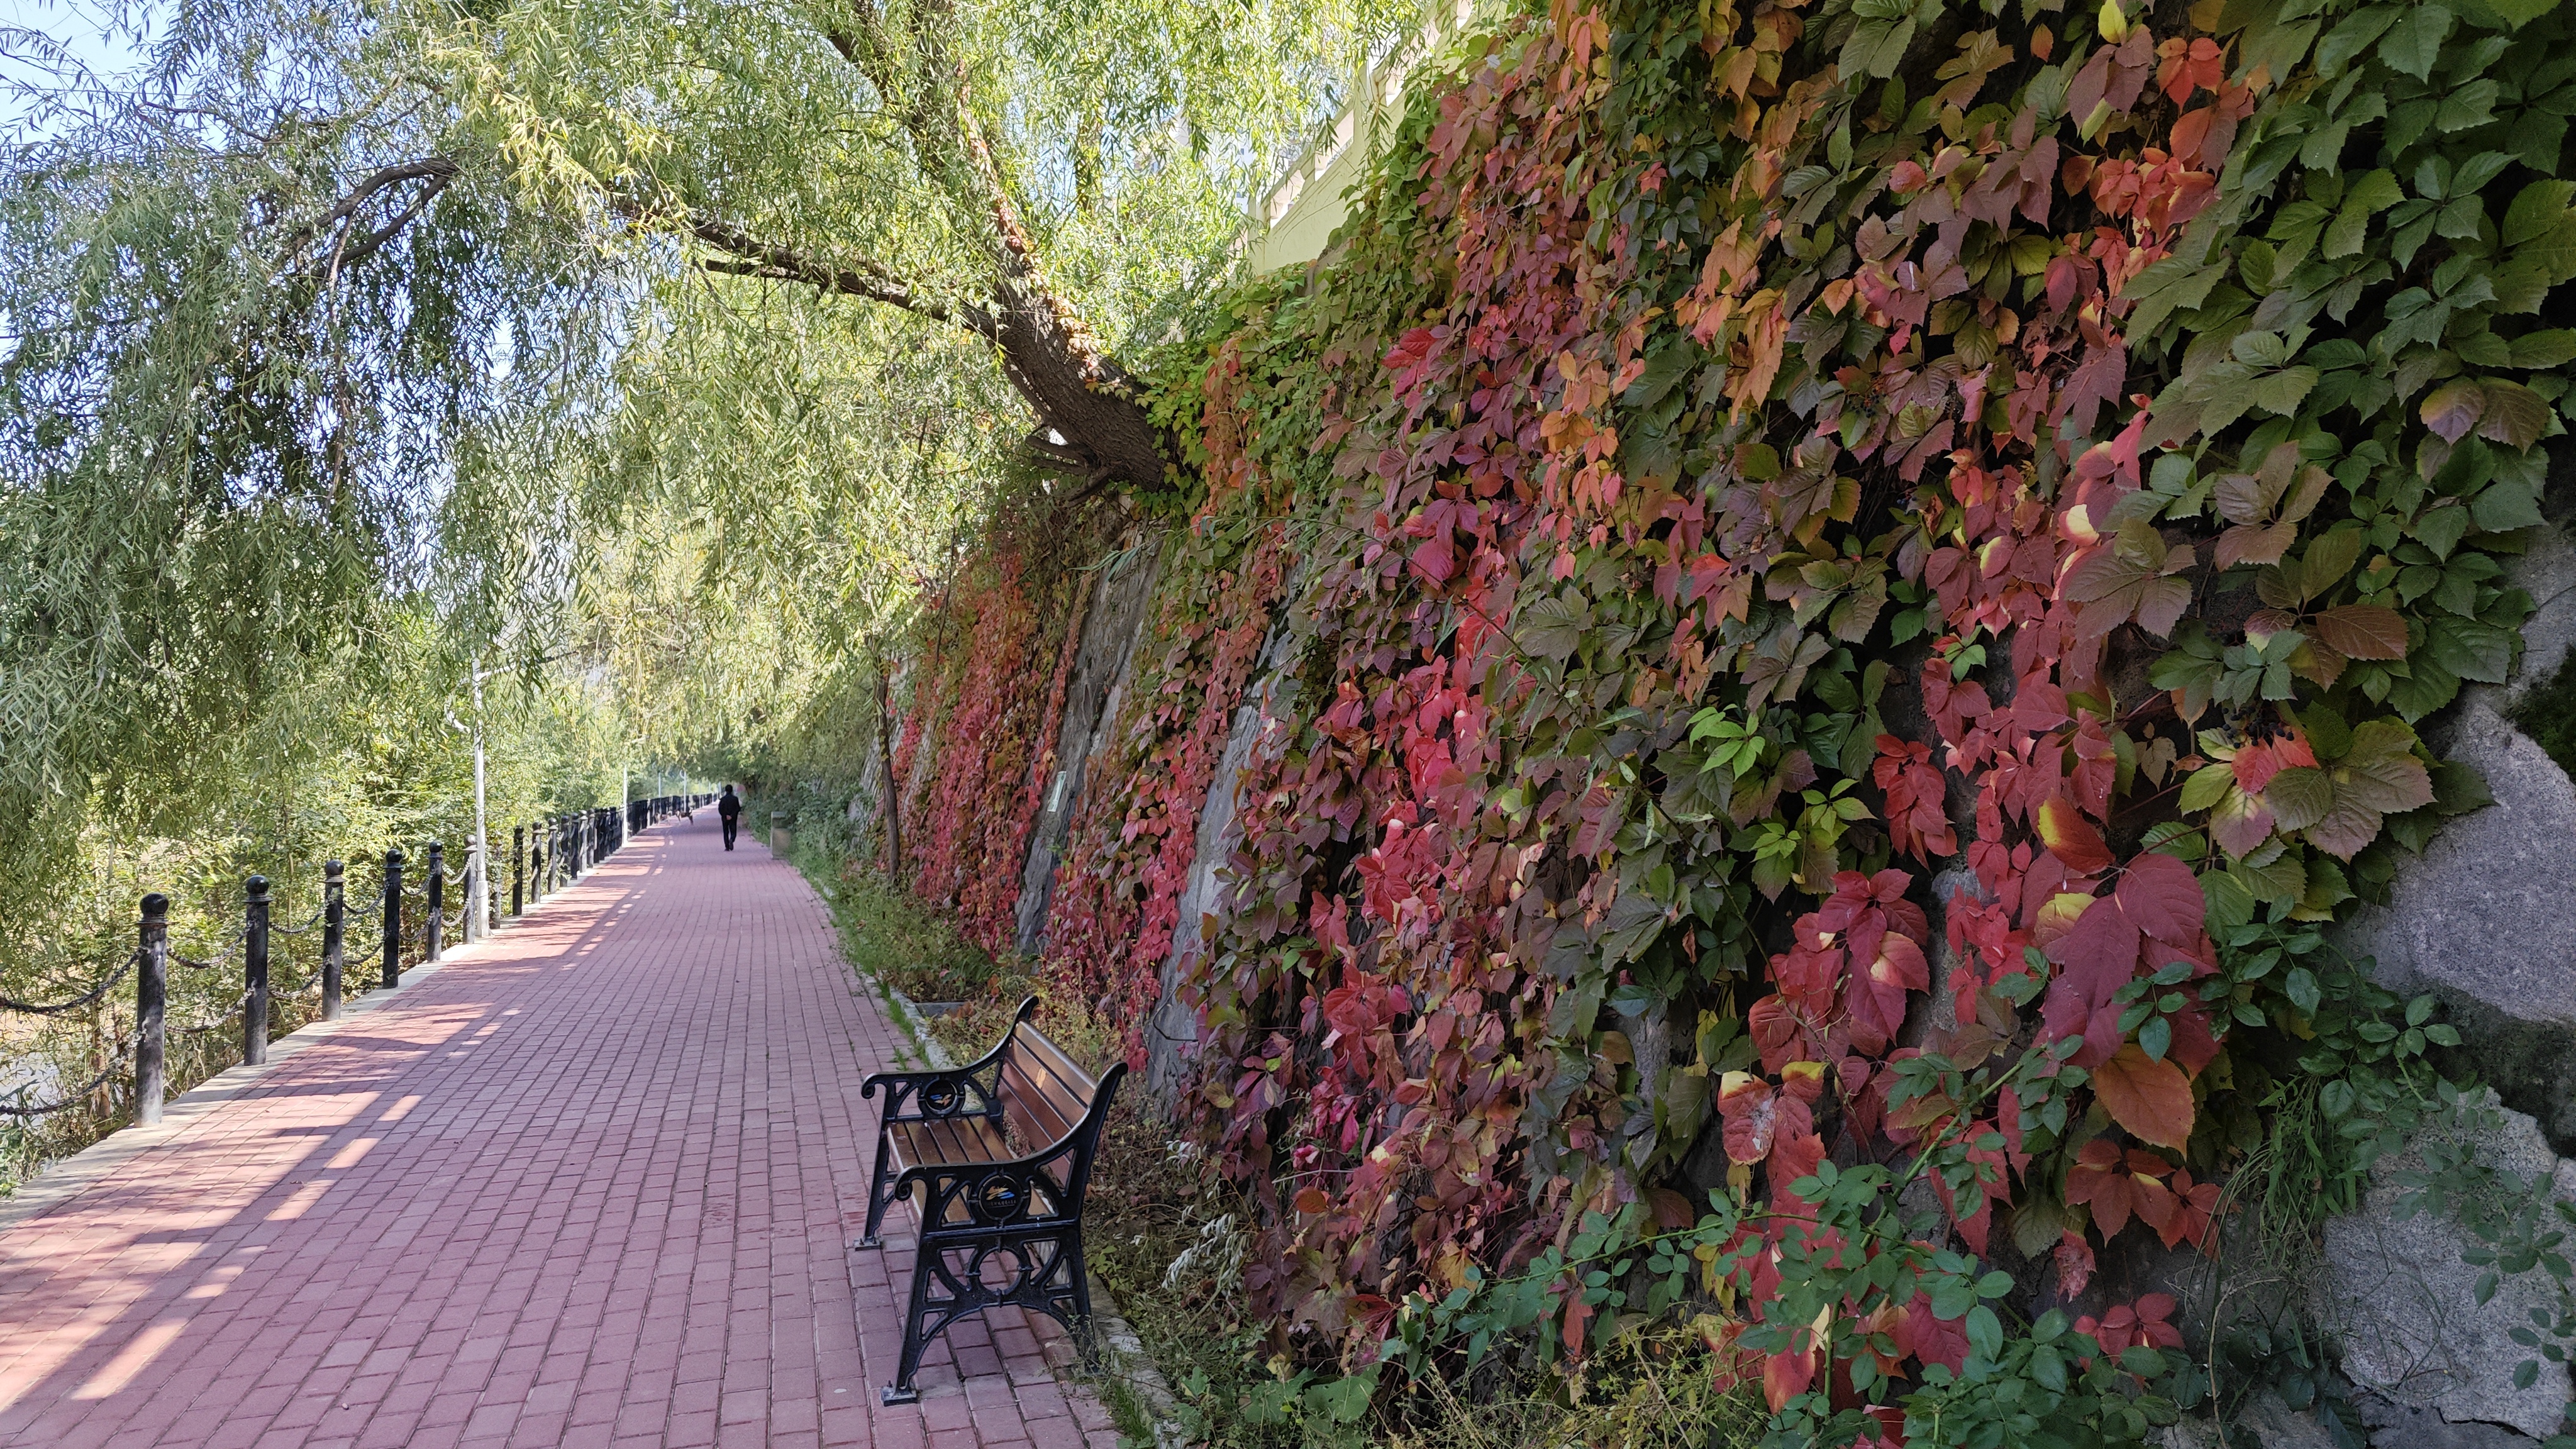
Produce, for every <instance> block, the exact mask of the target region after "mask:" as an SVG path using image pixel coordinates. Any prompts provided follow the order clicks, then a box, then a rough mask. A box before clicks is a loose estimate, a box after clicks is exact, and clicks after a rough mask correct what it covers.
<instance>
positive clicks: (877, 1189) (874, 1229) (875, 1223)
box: [850, 1128, 886, 1248]
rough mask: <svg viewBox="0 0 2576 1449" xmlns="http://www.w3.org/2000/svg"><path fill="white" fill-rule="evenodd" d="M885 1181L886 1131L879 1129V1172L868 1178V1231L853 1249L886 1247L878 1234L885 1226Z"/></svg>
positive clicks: (853, 1245) (853, 1244) (852, 1245)
mask: <svg viewBox="0 0 2576 1449" xmlns="http://www.w3.org/2000/svg"><path fill="white" fill-rule="evenodd" d="M885 1180H886V1140H885V1131H884V1129H883V1128H879V1129H878V1131H877V1170H876V1172H875V1174H874V1175H873V1176H871V1177H869V1178H868V1231H867V1234H866V1235H865V1236H863V1237H861V1238H860V1239H859V1240H858V1241H857V1242H855V1243H852V1244H851V1245H850V1246H851V1247H854V1248H882V1247H884V1246H885V1239H884V1238H882V1237H879V1236H878V1235H877V1233H878V1229H880V1228H883V1227H884V1226H885V1214H886V1191H885Z"/></svg>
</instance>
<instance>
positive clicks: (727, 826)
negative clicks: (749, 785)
mask: <svg viewBox="0 0 2576 1449" xmlns="http://www.w3.org/2000/svg"><path fill="white" fill-rule="evenodd" d="M716 814H717V815H718V816H719V817H721V818H722V819H723V820H724V837H725V849H727V850H731V849H733V833H734V832H735V831H736V830H739V829H741V828H742V797H741V796H740V795H737V794H735V793H734V792H733V787H732V786H731V785H727V786H725V791H724V798H723V799H721V800H718V801H717V802H716Z"/></svg>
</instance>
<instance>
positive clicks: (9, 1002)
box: [0, 951, 143, 1016]
mask: <svg viewBox="0 0 2576 1449" xmlns="http://www.w3.org/2000/svg"><path fill="white" fill-rule="evenodd" d="M142 959H143V953H142V952H141V951H134V952H130V953H128V954H127V956H126V958H125V959H124V960H123V961H121V962H119V963H117V967H116V969H115V970H113V971H110V972H109V973H107V976H106V978H105V979H104V980H102V981H100V982H99V983H98V984H97V985H96V986H93V987H91V988H90V989H89V990H87V991H84V992H82V993H81V994H80V995H78V996H75V997H73V998H72V999H71V1000H69V1001H58V1002H55V1003H54V1004H53V1005H51V1006H38V1005H36V1004H34V1003H33V1002H27V1001H19V1000H16V999H15V998H12V997H7V996H0V1011H15V1012H19V1013H21V1014H23V1015H26V1016H60V1015H62V1014H63V1013H65V1012H67V1011H78V1010H80V1009H81V1008H82V1007H84V1006H87V1005H89V1004H90V1003H92V1002H94V1001H96V1000H98V999H99V998H100V997H102V996H105V995H106V994H107V993H108V992H110V991H111V990H114V989H115V987H116V983H118V982H119V981H122V980H124V979H125V973H126V972H128V971H131V970H133V969H134V963H135V962H137V961H140V960H142Z"/></svg>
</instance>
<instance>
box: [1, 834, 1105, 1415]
mask: <svg viewBox="0 0 2576 1449" xmlns="http://www.w3.org/2000/svg"><path fill="white" fill-rule="evenodd" d="M308 1030H312V1031H317V1032H319V1033H321V1035H320V1037H319V1038H318V1039H317V1040H315V1041H313V1042H311V1043H310V1044H309V1045H305V1046H303V1047H302V1049H300V1050H298V1051H297V1052H295V1053H294V1054H293V1055H291V1056H289V1057H288V1058H286V1059H285V1060H284V1061H282V1062H279V1063H276V1064H275V1065H273V1066H272V1067H270V1068H269V1069H268V1070H267V1071H266V1072H265V1073H263V1074H262V1075H260V1076H258V1077H257V1078H255V1079H254V1080H252V1081H251V1082H250V1083H248V1084H247V1085H246V1086H243V1087H240V1088H238V1089H236V1090H234V1091H233V1093H232V1095H231V1096H230V1097H229V1099H228V1100H224V1101H222V1102H220V1103H218V1104H216V1105H214V1106H213V1107H211V1108H209V1109H208V1110H206V1111H204V1112H202V1113H199V1114H197V1115H195V1116H192V1117H190V1118H189V1119H188V1120H187V1121H186V1122H185V1123H184V1124H183V1125H181V1126H180V1127H178V1128H177V1129H176V1130H175V1131H173V1132H171V1133H170V1135H169V1136H168V1137H167V1139H166V1140H163V1141H157V1142H154V1143H152V1144H151V1145H150V1146H148V1147H146V1148H144V1149H142V1150H140V1151H137V1152H134V1153H133V1154H132V1155H130V1156H128V1157H127V1158H126V1159H125V1160H123V1161H121V1162H119V1163H117V1164H116V1165H115V1166H113V1167H112V1168H110V1169H109V1170H107V1171H106V1172H104V1173H103V1174H102V1175H100V1176H99V1177H98V1178H97V1179H96V1180H95V1181H92V1182H89V1183H88V1184H86V1185H85V1186H83V1187H81V1188H80V1190H79V1191H77V1192H76V1193H73V1194H71V1195H70V1196H68V1197H65V1198H64V1199H62V1200H61V1201H59V1202H56V1203H54V1204H53V1205H51V1206H50V1207H48V1208H47V1209H46V1210H45V1211H43V1212H42V1213H41V1214H39V1215H37V1216H35V1217H32V1218H30V1219H28V1220H26V1221H24V1222H21V1223H19V1224H18V1225H17V1226H15V1227H11V1228H9V1229H7V1230H6V1231H5V1232H0V1446H12V1449H14V1446H21V1445H24V1446H31V1449H32V1446H45V1449H129V1446H130V1449H141V1446H146V1445H163V1446H188V1449H286V1446H311V1449H326V1446H327V1449H358V1446H365V1449H377V1446H386V1449H391V1446H402V1449H446V1446H472V1449H533V1446H542V1445H566V1446H572V1445H584V1446H589V1445H597V1446H618V1449H644V1446H670V1449H681V1446H704V1445H723V1446H736V1445H742V1446H753V1445H760V1446H782V1449H805V1446H817V1449H819V1446H823V1445H874V1446H879V1449H967V1446H979V1445H981V1446H994V1449H1004V1446H1029V1449H1058V1446H1071V1445H1087V1446H1099V1449H1107V1446H1111V1445H1114V1444H1116V1443H1117V1442H1118V1436H1117V1434H1116V1432H1115V1430H1114V1429H1113V1428H1112V1427H1111V1424H1110V1419H1109V1415H1108V1413H1107V1412H1106V1411H1105V1410H1104V1409H1103V1408H1102V1406H1101V1404H1100V1401H1099V1400H1098V1398H1097V1397H1096V1396H1094V1395H1093V1394H1092V1393H1090V1392H1089V1390H1088V1389H1086V1388H1085V1387H1083V1386H1082V1385H1081V1384H1080V1383H1079V1382H1077V1381H1074V1380H1072V1379H1070V1378H1068V1377H1067V1376H1066V1375H1065V1373H1064V1372H1063V1366H1064V1365H1065V1364H1066V1363H1067V1362H1068V1361H1069V1359H1070V1357H1071V1354H1070V1349H1069V1346H1068V1345H1067V1344H1066V1342H1065V1341H1064V1339H1063V1337H1062V1336H1061V1335H1060V1334H1058V1333H1057V1332H1056V1331H1055V1330H1054V1328H1053V1325H1052V1324H1050V1323H1048V1322H1047V1321H1045V1320H1044V1319H1040V1320H1039V1321H1037V1322H1036V1323H1032V1322H1030V1321H1029V1320H1028V1319H1027V1318H1026V1317H1024V1316H1023V1315H1022V1314H1021V1313H1020V1312H1019V1311H1018V1310H1016V1309H1003V1310H998V1311H996V1312H994V1313H992V1314H991V1315H989V1317H988V1318H987V1319H986V1320H985V1321H983V1322H968V1323H964V1324H960V1325H958V1326H957V1327H955V1328H953V1329H951V1330H950V1332H949V1334H948V1335H947V1337H946V1339H945V1340H944V1341H943V1343H942V1344H941V1345H939V1346H935V1347H934V1348H933V1349H932V1350H931V1354H930V1358H929V1360H928V1362H927V1364H926V1366H925V1367H924V1368H923V1370H922V1373H921V1378H920V1383H921V1388H922V1398H921V1402H919V1403H917V1404H910V1405H902V1406H893V1407H888V1406H885V1405H881V1404H879V1403H878V1401H877V1390H878V1388H879V1387H880V1386H882V1385H884V1384H886V1383H889V1382H891V1381H892V1379H893V1376H894V1364H895V1358H896V1354H897V1352H898V1350H899V1348H900V1345H901V1342H902V1320H901V1314H902V1307H903V1293H904V1289H905V1286H906V1284H907V1281H908V1278H909V1274H910V1272H911V1256H910V1247H909V1240H910V1233H909V1230H908V1227H907V1228H906V1229H905V1230H904V1231H901V1232H897V1231H892V1230H891V1229H893V1228H894V1227H895V1224H894V1223H892V1222H890V1223H889V1229H890V1231H889V1232H888V1234H887V1246H886V1248H885V1249H884V1250H882V1251H873V1252H871V1251H858V1250H853V1249H852V1248H851V1247H850V1246H849V1244H850V1240H851V1239H853V1238H855V1237H856V1236H857V1231H858V1225H859V1224H861V1223H863V1222H864V1220H865V1218H866V1204H867V1188H868V1181H867V1167H868V1162H869V1158H868V1155H867V1151H868V1148H869V1146H870V1145H871V1144H872V1143H873V1142H874V1140H875V1139H874V1133H875V1129H876V1117H875V1106H874V1104H872V1103H870V1102H868V1101H866V1100H864V1099H862V1098H861V1097H860V1096H859V1082H860V1080H861V1079H862V1078H863V1077H864V1076H866V1074H867V1073H869V1072H871V1071H876V1070H880V1069H884V1068H888V1067H893V1066H896V1065H897V1064H898V1063H897V1044H898V1042H899V1040H900V1038H899V1036H898V1034H897V1032H896V1030H895V1028H894V1027H893V1026H892V1025H891V1024H890V1023H888V1022H887V1021H886V1019H885V1017H884V1015H883V1014H882V1013H881V1012H880V1011H879V1010H878V1007H877V1004H876V1001H875V999H874V997H873V995H872V994H869V993H864V992H862V991H861V990H860V989H859V988H858V984H857V982H856V980H855V978H854V977H853V976H852V975H851V973H850V970H849V968H848V967H847V966H845V965H844V964H842V962H841V960H840V957H839V952H838V950H837V945H836V941H835V937H834V933H833V929H832V923H831V920H830V918H829V916H828V915H827V914H826V912H825V909H824V907H823V904H822V902H821V901H820V900H818V899H817V898H816V897H815V895H814V893H813V891H812V890H811V889H810V888H809V887H808V886H807V885H806V883H805V881H804V879H803V877H802V876H800V875H799V874H798V873H797V872H796V871H795V870H794V869H793V868H792V867H790V866H788V865H787V864H785V863H783V862H780V861H777V860H773V859H771V858H770V856H769V854H768V852H766V851H765V850H762V849H760V848H758V846H757V845H755V844H751V843H749V842H746V845H745V848H742V849H738V850H736V851H734V852H732V853H731V854H727V853H726V852H725V851H724V849H723V847H722V845H721V843H720V840H719V836H718V834H717V829H716V820H715V815H714V812H712V811H701V812H700V813H699V818H698V819H696V820H695V821H688V820H673V821H669V822H666V823H664V824H662V825H658V826H656V827H654V828H653V829H652V830H650V831H648V832H646V833H644V834H643V835H640V836H638V837H636V838H635V839H634V840H632V841H631V842H630V843H629V844H628V845H627V846H626V848H625V849H624V850H622V851H620V852H619V853H618V854H617V855H616V856H615V857H613V858H612V859H610V860H609V861H608V862H607V863H606V864H605V865H603V866H601V867H600V868H599V869H598V870H596V871H594V872H593V873H592V874H591V875H590V876H589V877H588V878H587V879H585V880H583V881H581V882H579V883H578V884H575V885H573V886H571V887H569V888H567V889H565V890H564V891H562V892H560V893H558V894H557V895H556V896H554V897H553V898H552V899H550V900H548V901H547V902H545V903H544V904H543V905H542V906H539V907H538V908H536V909H535V910H533V911H532V912H530V913H529V915H528V916H527V917H526V918H524V919H523V920H521V921H520V922H517V923H515V924H513V925H512V926H511V927H510V928H509V929H507V930H506V931H504V932H502V933H501V934H499V935H497V936H496V937H494V938H493V939H492V940H489V941H485V942H482V943H480V944H477V945H474V946H469V947H463V948H459V949H457V950H455V951H453V952H452V953H450V955H449V957H448V959H447V961H446V962H445V963H444V964H443V965H442V966H441V967H440V969H439V970H438V971H437V972H436V973H435V974H434V975H431V976H429V977H427V978H425V979H421V980H419V981H418V982H417V984H415V985H407V986H405V987H404V988H403V989H402V990H401V992H399V993H398V994H396V995H395V996H394V997H393V998H391V999H390V1000H389V1001H388V1002H387V1003H386V1004H385V1005H383V1006H382V1007H381V1008H380V1009H377V1010H374V1011H371V1012H369V1013H368V1014H366V1015H363V1016H358V1017H353V1018H349V1019H346V1020H343V1021H340V1022H337V1023H332V1024H329V1025H326V1026H323V1027H318V1028H308ZM111 1140H113V1139H111Z"/></svg>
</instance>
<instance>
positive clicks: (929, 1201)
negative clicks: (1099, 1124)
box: [886, 1129, 1091, 1242]
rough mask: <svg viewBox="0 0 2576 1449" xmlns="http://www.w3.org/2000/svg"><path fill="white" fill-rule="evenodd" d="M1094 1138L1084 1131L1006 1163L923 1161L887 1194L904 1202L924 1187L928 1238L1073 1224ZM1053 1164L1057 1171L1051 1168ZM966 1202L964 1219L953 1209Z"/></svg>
mask: <svg viewBox="0 0 2576 1449" xmlns="http://www.w3.org/2000/svg"><path fill="white" fill-rule="evenodd" d="M1090 1148H1091V1143H1090V1142H1089V1141H1087V1140H1085V1136H1084V1134H1083V1133H1082V1132H1081V1131H1080V1130H1078V1129H1077V1130H1076V1131H1073V1132H1071V1133H1068V1134H1066V1136H1065V1139H1064V1140H1063V1141H1061V1142H1058V1143H1056V1144H1055V1145H1054V1146H1052V1147H1048V1148H1046V1149H1044V1150H1042V1151H1038V1152H1032V1153H1030V1154H1029V1155H1028V1156H1026V1157H1015V1158H1012V1159H1011V1160H1009V1161H1007V1162H923V1163H916V1164H914V1165H913V1166H911V1167H908V1168H905V1169H904V1170H903V1173H902V1175H901V1176H899V1177H897V1178H896V1179H895V1180H894V1185H893V1186H892V1187H890V1188H888V1189H887V1190H886V1195H887V1196H888V1197H890V1198H893V1199H894V1200H895V1201H898V1202H900V1201H902V1200H903V1198H904V1196H905V1194H907V1193H909V1192H911V1191H912V1185H913V1184H914V1183H920V1184H921V1186H922V1189H923V1191H922V1203H921V1226H922V1238H923V1240H924V1241H925V1242H930V1241H935V1240H937V1239H940V1238H954V1237H958V1236H962V1235H976V1236H980V1235H982V1234H985V1233H994V1232H1003V1231H1006V1230H1008V1229H1012V1228H1044V1227H1053V1226H1057V1225H1071V1224H1075V1223H1078V1222H1080V1221H1081V1219H1082V1181H1083V1179H1084V1178H1085V1177H1087V1176H1089V1172H1088V1169H1089V1167H1090V1165H1091V1164H1090V1161H1089V1158H1090ZM1050 1167H1053V1168H1055V1169H1056V1170H1055V1171H1053V1172H1050V1171H1048V1170H1047V1169H1048V1168H1050ZM961 1203H962V1204H963V1205H964V1206H965V1209H966V1212H965V1215H964V1219H963V1221H951V1219H950V1217H949V1209H950V1208H952V1207H954V1206H957V1205H959V1204H961Z"/></svg>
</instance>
